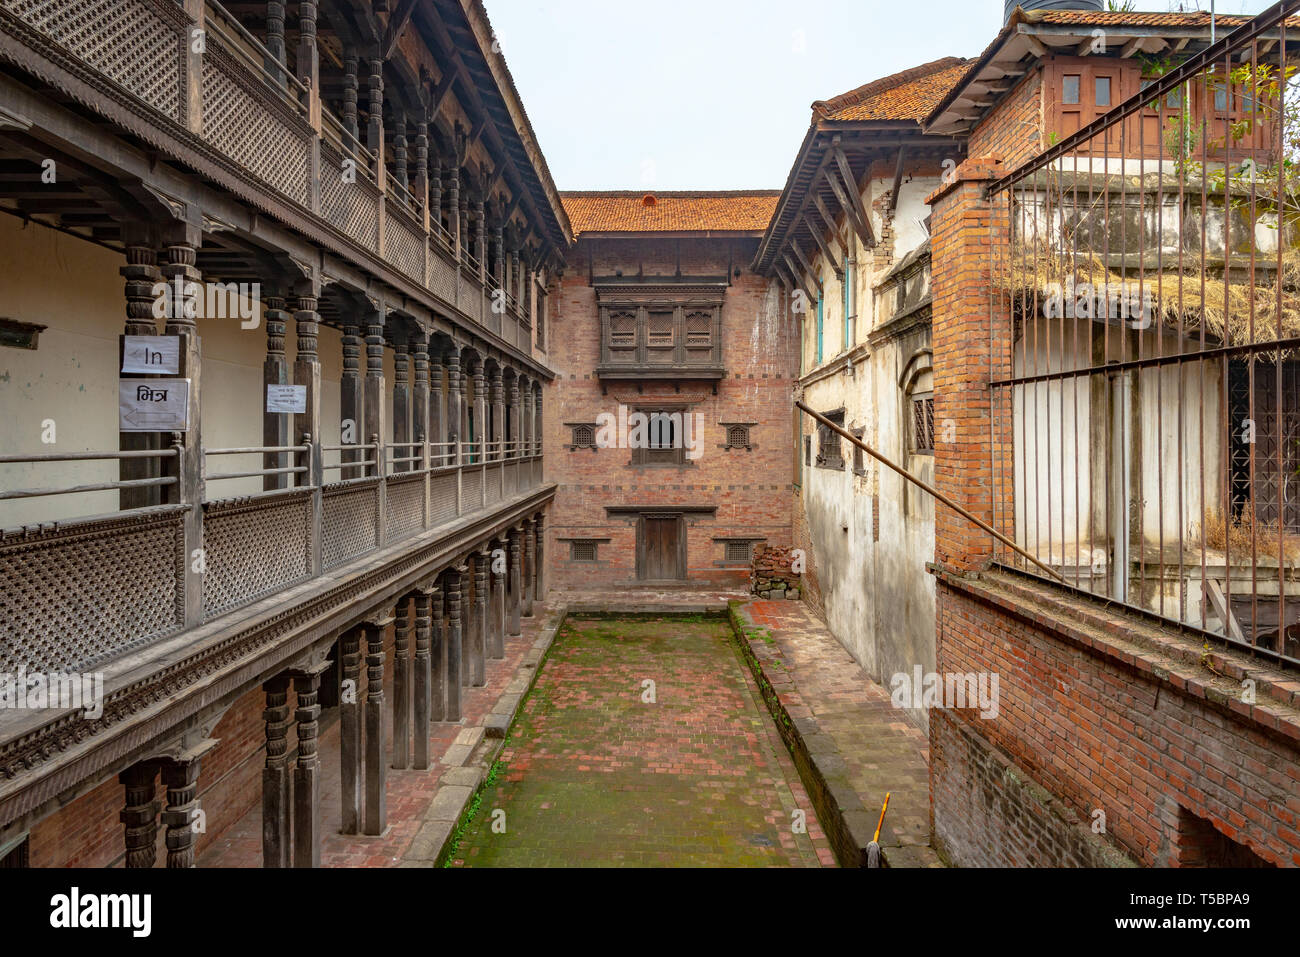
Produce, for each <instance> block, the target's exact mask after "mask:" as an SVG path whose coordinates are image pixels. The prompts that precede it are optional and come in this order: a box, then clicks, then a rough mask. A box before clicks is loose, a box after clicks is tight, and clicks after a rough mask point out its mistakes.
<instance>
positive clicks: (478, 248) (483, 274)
mask: <svg viewBox="0 0 1300 957" xmlns="http://www.w3.org/2000/svg"><path fill="white" fill-rule="evenodd" d="M474 230H475V231H474V255H475V256H476V257H477V258H478V278H479V282H486V281H487V216H486V213H485V212H484V208H483V198H482V197H479V198H478V199H476V200H474Z"/></svg>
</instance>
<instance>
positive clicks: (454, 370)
mask: <svg viewBox="0 0 1300 957" xmlns="http://www.w3.org/2000/svg"><path fill="white" fill-rule="evenodd" d="M463 388H464V380H463V379H462V378H461V374H460V350H459V349H455V348H453V349H452V351H451V352H449V353H447V429H446V435H447V442H449V443H450V444H451V458H450V460H449V461H448V463H447V464H449V465H460V464H461V461H462V459H461V450H460V437H461V419H462V417H463V415H464V413H463V412H462V407H463V405H464V401H465V400H464V396H463V395H462V389H463Z"/></svg>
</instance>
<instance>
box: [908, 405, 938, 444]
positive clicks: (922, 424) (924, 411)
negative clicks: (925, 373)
mask: <svg viewBox="0 0 1300 957" xmlns="http://www.w3.org/2000/svg"><path fill="white" fill-rule="evenodd" d="M912 451H913V452H920V453H925V454H932V453H933V452H934V393H933V392H931V393H928V394H926V395H916V396H913V397H912Z"/></svg>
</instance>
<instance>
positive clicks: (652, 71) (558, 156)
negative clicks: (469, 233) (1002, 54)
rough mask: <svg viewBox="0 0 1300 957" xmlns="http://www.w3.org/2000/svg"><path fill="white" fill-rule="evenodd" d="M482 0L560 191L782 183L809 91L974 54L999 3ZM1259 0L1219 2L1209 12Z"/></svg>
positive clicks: (813, 95)
mask: <svg viewBox="0 0 1300 957" xmlns="http://www.w3.org/2000/svg"><path fill="white" fill-rule="evenodd" d="M485 5H486V7H487V11H488V16H489V17H490V18H491V20H492V25H493V27H494V29H495V30H496V33H497V38H498V41H499V42H500V44H501V50H502V53H503V54H504V55H505V58H506V62H507V63H508V64H509V66H510V71H511V73H512V74H513V75H514V78H515V84H516V85H517V86H518V87H519V92H520V95H521V96H522V97H523V100H524V108H525V109H526V110H527V111H528V116H529V119H531V120H532V124H533V129H534V130H536V132H537V137H538V139H539V141H540V142H541V147H542V150H543V152H544V153H545V154H546V160H547V163H548V165H549V166H550V168H551V174H552V175H553V176H554V178H555V182H556V184H557V185H558V186H559V188H560V189H563V190H572V189H643V188H656V189H752V188H764V189H780V188H782V187H783V186H784V185H785V178H786V176H787V174H788V173H789V171H790V166H791V165H792V164H793V162H794V157H795V151H796V150H797V149H798V148H799V144H800V142H802V140H803V136H804V133H806V132H807V130H808V123H809V119H810V116H811V113H810V109H809V108H810V106H811V105H812V102H813V101H814V100H823V99H829V98H830V97H832V96H837V95H838V94H840V93H844V92H846V91H848V90H851V89H853V88H855V87H858V86H861V85H862V84H864V83H869V82H870V81H872V80H875V79H879V78H880V77H882V76H887V75H889V74H891V73H896V72H897V71H899V70H905V69H907V68H908V67H913V66H917V65H918V64H921V63H927V62H929V61H931V60H937V59H939V58H940V57H944V56H961V57H973V56H977V55H978V54H979V53H980V52H981V51H982V50H983V49H984V47H986V46H987V45H988V43H989V42H990V41H991V40H992V39H993V37H994V35H995V34H996V33H997V31H998V29H999V28H1000V27H1001V26H1002V7H1003V0H545V2H539V0H485ZM1137 6H1138V7H1139V9H1144V10H1168V9H1178V7H1177V6H1176V5H1173V6H1171V4H1170V0H1139V3H1138V4H1137ZM1200 6H1201V8H1203V9H1206V10H1208V9H1209V7H1210V3H1209V0H1200ZM1269 6H1271V0H1218V3H1217V5H1216V9H1217V11H1218V12H1220V13H1250V14H1255V13H1260V12H1261V11H1263V10H1265V9H1266V8H1267V7H1269ZM1187 7H1188V9H1193V8H1195V3H1188V4H1187Z"/></svg>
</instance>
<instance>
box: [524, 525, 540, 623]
mask: <svg viewBox="0 0 1300 957" xmlns="http://www.w3.org/2000/svg"><path fill="white" fill-rule="evenodd" d="M536 566H537V534H536V531H535V530H534V523H533V521H532V520H531V519H529V520H527V521H525V522H524V569H523V571H524V576H523V579H522V584H523V589H524V597H523V615H524V617H525V618H532V617H533V570H534V569H535V568H536Z"/></svg>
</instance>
